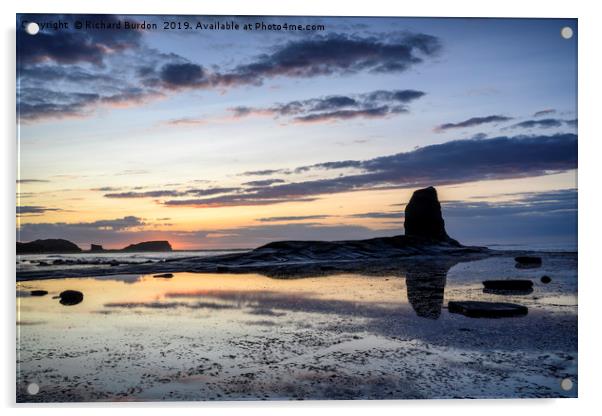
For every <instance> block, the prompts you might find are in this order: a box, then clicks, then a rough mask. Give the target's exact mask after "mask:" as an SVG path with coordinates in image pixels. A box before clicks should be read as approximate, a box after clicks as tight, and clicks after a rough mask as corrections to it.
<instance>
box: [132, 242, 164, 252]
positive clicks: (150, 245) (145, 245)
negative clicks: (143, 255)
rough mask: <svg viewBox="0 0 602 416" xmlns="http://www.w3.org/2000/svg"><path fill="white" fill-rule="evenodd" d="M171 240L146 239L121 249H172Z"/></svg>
mask: <svg viewBox="0 0 602 416" xmlns="http://www.w3.org/2000/svg"><path fill="white" fill-rule="evenodd" d="M171 250H172V249H171V244H169V241H144V242H142V243H138V244H130V245H129V246H127V247H126V248H123V249H121V250H120V251H171Z"/></svg>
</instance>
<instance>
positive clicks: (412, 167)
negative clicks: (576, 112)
mask: <svg viewBox="0 0 602 416" xmlns="http://www.w3.org/2000/svg"><path fill="white" fill-rule="evenodd" d="M344 168H354V169H356V170H358V171H359V172H360V173H354V174H347V175H341V176H338V177H336V178H329V179H316V180H309V181H302V182H292V183H286V184H280V185H273V186H265V187H254V188H248V189H245V190H243V191H241V192H239V193H237V194H235V195H223V196H220V197H215V198H201V199H193V200H177V199H174V200H168V201H166V202H165V204H166V205H169V206H196V207H214V206H236V205H266V204H273V203H282V202H290V201H300V200H313V199H315V198H316V197H318V196H319V195H324V194H333V193H339V192H350V191H359V190H366V189H383V188H385V189H386V188H413V187H421V186H427V185H445V184H458V183H466V182H472V181H480V180H490V179H508V178H520V177H532V176H540V175H546V174H549V173H553V172H563V171H567V170H571V169H576V168H577V136H576V135H575V134H557V135H552V136H515V137H506V136H501V137H496V138H492V139H485V140H456V141H451V142H447V143H443V144H438V145H431V146H425V147H423V148H419V149H417V150H413V151H411V152H405V153H398V154H395V155H391V156H382V157H377V158H374V159H368V160H363V161H359V160H358V161H353V160H350V161H339V162H326V163H320V164H315V165H310V166H302V167H299V168H297V169H293V170H292V171H308V170H312V169H326V170H335V169H344ZM271 172H278V173H282V172H283V170H271ZM255 174H257V172H255Z"/></svg>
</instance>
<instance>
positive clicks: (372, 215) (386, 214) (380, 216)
mask: <svg viewBox="0 0 602 416" xmlns="http://www.w3.org/2000/svg"><path fill="white" fill-rule="evenodd" d="M349 217H351V218H370V219H383V218H386V219H388V218H395V219H401V218H403V217H404V212H403V211H393V212H364V213H360V214H352V215H350V216H349Z"/></svg>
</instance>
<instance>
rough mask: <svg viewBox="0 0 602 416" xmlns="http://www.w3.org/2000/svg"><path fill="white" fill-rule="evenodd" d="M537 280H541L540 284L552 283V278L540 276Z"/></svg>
mask: <svg viewBox="0 0 602 416" xmlns="http://www.w3.org/2000/svg"><path fill="white" fill-rule="evenodd" d="M539 280H541V283H544V284H546V285H547V284H548V283H550V282H551V281H552V278H551V277H550V276H541V279H539Z"/></svg>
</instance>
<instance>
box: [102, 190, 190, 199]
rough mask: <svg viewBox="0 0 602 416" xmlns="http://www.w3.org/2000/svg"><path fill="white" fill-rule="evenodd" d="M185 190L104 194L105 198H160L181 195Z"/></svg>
mask: <svg viewBox="0 0 602 416" xmlns="http://www.w3.org/2000/svg"><path fill="white" fill-rule="evenodd" d="M182 195H185V192H180V191H168V190H163V191H147V192H116V193H109V194H105V195H104V197H105V198H114V199H134V198H160V197H165V196H182Z"/></svg>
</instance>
